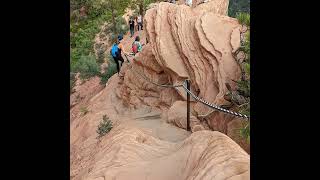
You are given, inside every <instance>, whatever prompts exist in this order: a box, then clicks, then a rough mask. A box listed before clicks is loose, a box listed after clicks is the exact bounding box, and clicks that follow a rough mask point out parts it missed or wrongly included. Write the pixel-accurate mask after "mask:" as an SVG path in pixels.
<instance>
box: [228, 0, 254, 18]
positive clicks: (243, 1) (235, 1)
mask: <svg viewBox="0 0 320 180" xmlns="http://www.w3.org/2000/svg"><path fill="white" fill-rule="evenodd" d="M238 12H246V13H250V0H230V1H229V8H228V16H230V17H236V14H237V13H238Z"/></svg>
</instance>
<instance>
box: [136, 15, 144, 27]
mask: <svg viewBox="0 0 320 180" xmlns="http://www.w3.org/2000/svg"><path fill="white" fill-rule="evenodd" d="M137 23H138V31H140V27H141V30H143V25H142V16H141V15H139V16H138V19H137Z"/></svg>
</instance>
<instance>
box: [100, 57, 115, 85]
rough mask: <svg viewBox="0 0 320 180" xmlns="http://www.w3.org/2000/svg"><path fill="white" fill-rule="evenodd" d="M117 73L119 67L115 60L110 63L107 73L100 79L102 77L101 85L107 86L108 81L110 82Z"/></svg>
mask: <svg viewBox="0 0 320 180" xmlns="http://www.w3.org/2000/svg"><path fill="white" fill-rule="evenodd" d="M110 58H112V57H111V56H109V59H110ZM116 73H117V65H116V63H114V62H113V60H111V61H109V64H108V67H107V69H106V71H105V73H103V74H101V75H100V77H101V81H100V83H101V84H104V85H105V84H106V83H107V81H108V80H109V78H110V77H111V76H113V75H114V74H116Z"/></svg>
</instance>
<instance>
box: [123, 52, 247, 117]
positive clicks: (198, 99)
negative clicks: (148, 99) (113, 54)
mask: <svg viewBox="0 0 320 180" xmlns="http://www.w3.org/2000/svg"><path fill="white" fill-rule="evenodd" d="M125 57H126V58H127V61H128V63H130V61H129V60H128V57H127V55H125ZM131 69H132V70H133V71H134V72H136V73H137V74H139V75H140V76H141V77H143V78H144V79H145V80H147V81H148V82H150V83H152V84H154V85H157V86H160V87H165V88H176V89H177V87H183V89H184V90H185V91H186V92H187V93H188V94H190V95H191V96H192V97H193V98H194V99H195V100H196V101H198V102H200V103H202V104H204V105H206V106H208V107H210V108H212V109H216V110H218V111H221V112H224V113H227V114H231V115H234V116H238V117H241V118H244V119H250V117H249V116H247V115H244V114H241V113H237V112H233V111H229V110H227V109H224V108H221V107H220V106H218V105H215V104H213V103H209V102H207V101H206V100H204V99H202V98H200V97H198V96H196V95H194V94H193V93H192V92H191V91H190V90H188V88H187V87H186V86H185V82H186V80H184V83H183V84H178V85H168V84H158V83H155V82H153V81H151V80H150V79H149V78H147V77H146V76H144V75H142V74H141V73H139V72H138V71H136V70H135V69H133V68H132V67H131Z"/></svg>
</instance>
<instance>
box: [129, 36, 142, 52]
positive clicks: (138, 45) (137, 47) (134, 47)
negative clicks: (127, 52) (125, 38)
mask: <svg viewBox="0 0 320 180" xmlns="http://www.w3.org/2000/svg"><path fill="white" fill-rule="evenodd" d="M142 46H143V45H141V43H140V37H139V36H137V37H136V39H135V40H134V42H133V43H132V52H133V54H134V55H135V54H137V53H138V52H141V51H142Z"/></svg>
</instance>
